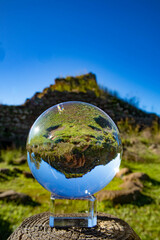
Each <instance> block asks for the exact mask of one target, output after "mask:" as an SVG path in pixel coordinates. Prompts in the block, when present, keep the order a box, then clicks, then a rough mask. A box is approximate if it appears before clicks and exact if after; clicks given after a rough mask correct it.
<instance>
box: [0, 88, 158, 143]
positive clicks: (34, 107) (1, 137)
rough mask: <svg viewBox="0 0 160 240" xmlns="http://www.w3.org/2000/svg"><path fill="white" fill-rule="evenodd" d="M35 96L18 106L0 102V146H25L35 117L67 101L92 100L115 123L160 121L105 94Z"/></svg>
mask: <svg viewBox="0 0 160 240" xmlns="http://www.w3.org/2000/svg"><path fill="white" fill-rule="evenodd" d="M38 96H39V94H35V95H34V96H33V97H32V98H31V99H28V100H27V101H26V102H25V103H24V105H20V106H7V105H0V147H7V146H21V145H22V146H24V145H25V142H26V139H27V135H28V132H29V129H30V127H31V126H32V124H33V123H34V121H35V120H36V118H37V117H38V116H39V115H40V114H41V113H42V112H44V111H45V110H46V109H48V108H49V107H51V106H53V105H55V104H58V103H61V102H66V101H83V102H88V103H91V104H93V105H95V106H97V107H99V108H101V109H102V110H104V111H105V112H106V113H107V114H108V115H109V116H110V117H111V118H112V119H113V120H114V121H115V122H116V123H117V122H118V121H120V120H125V119H126V118H127V119H128V120H129V121H130V122H131V123H132V124H135V125H136V124H138V125H140V126H141V127H142V128H143V127H146V126H151V125H152V123H153V121H154V120H155V119H158V121H159V118H158V117H157V116H156V115H155V114H148V113H146V112H144V111H141V110H139V109H137V108H136V107H134V106H132V105H130V104H128V103H127V102H125V101H122V100H120V99H117V98H116V97H114V96H112V95H110V94H107V93H105V94H103V96H101V97H96V95H95V93H94V92H92V91H87V92H86V93H83V92H80V93H77V92H66V91H64V92H59V91H50V90H49V89H48V91H47V93H46V94H45V95H43V97H41V98H39V97H38Z"/></svg>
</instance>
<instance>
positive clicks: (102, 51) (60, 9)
mask: <svg viewBox="0 0 160 240" xmlns="http://www.w3.org/2000/svg"><path fill="white" fill-rule="evenodd" d="M87 72H93V73H95V74H96V76H97V81H98V84H100V85H103V86H105V87H107V88H109V89H110V90H116V91H118V92H119V94H120V96H121V97H123V98H126V97H128V98H129V97H133V96H136V97H137V99H138V100H139V102H140V107H141V108H143V109H144V110H146V111H149V112H156V113H158V114H160V104H159V102H160V1H159V0H121V1H119V0H50V1H49V0H23V1H21V0H14V1H13V0H0V103H2V104H16V105H18V104H22V103H24V101H25V99H26V98H30V97H32V96H33V94H34V93H35V92H36V91H42V90H43V89H44V88H45V87H48V86H49V85H50V84H53V83H54V79H55V78H56V77H62V76H63V77H65V76H67V75H79V74H84V73H87Z"/></svg>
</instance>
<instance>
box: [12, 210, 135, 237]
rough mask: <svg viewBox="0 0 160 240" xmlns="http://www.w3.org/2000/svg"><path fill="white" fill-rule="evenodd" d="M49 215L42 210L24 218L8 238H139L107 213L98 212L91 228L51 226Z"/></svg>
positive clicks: (124, 223)
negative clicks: (95, 223)
mask: <svg viewBox="0 0 160 240" xmlns="http://www.w3.org/2000/svg"><path fill="white" fill-rule="evenodd" d="M49 215H50V214H49V212H44V213H40V214H37V215H34V216H31V217H29V218H27V219H25V220H24V221H23V222H22V224H21V225H20V226H19V227H18V228H17V229H16V230H15V231H14V232H13V233H12V234H11V236H10V237H9V238H8V240H51V239H55V240H57V239H61V240H72V239H74V240H85V239H88V240H89V239H90V240H91V239H92V240H95V239H99V240H100V239H112V240H140V238H139V237H138V235H137V234H136V233H135V232H134V230H133V229H132V228H131V227H130V226H129V225H128V223H126V222H125V221H123V220H121V219H119V218H117V217H114V216H111V215H108V214H104V213H99V214H98V223H97V226H96V227H93V228H82V227H79V228H78V227H67V228H65V227H61V228H51V227H50V226H49ZM77 216H78V214H77Z"/></svg>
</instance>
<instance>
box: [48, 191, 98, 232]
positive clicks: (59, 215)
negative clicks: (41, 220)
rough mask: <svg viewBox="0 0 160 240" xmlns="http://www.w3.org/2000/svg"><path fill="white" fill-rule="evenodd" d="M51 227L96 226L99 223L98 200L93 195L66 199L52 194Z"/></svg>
mask: <svg viewBox="0 0 160 240" xmlns="http://www.w3.org/2000/svg"><path fill="white" fill-rule="evenodd" d="M73 209H74V210H73ZM49 225H50V227H70V226H72V227H73V226H74V227H94V226H96V225H97V201H96V198H95V197H94V196H93V195H89V196H87V197H83V198H76V199H70V198H69V199H66V198H62V197H60V196H57V195H54V194H51V211H50V218H49Z"/></svg>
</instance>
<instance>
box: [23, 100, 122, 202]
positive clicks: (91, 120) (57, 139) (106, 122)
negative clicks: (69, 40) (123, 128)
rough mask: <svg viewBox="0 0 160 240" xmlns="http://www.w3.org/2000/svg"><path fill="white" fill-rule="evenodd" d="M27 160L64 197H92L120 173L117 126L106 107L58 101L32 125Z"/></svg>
mask: <svg viewBox="0 0 160 240" xmlns="http://www.w3.org/2000/svg"><path fill="white" fill-rule="evenodd" d="M27 151H28V153H27V154H28V155H27V156H28V164H29V167H30V169H31V171H32V173H33V175H34V177H35V178H36V179H37V181H38V182H39V183H40V184H41V185H42V186H43V187H44V188H46V189H47V190H48V191H50V192H51V193H53V194H55V195H58V196H60V197H64V198H80V197H87V196H88V195H90V194H94V193H95V192H97V191H99V190H101V189H102V188H103V187H105V186H106V185H107V184H108V183H109V182H110V181H111V180H112V178H113V177H114V176H115V174H116V172H117V171H118V169H119V166H120V161H121V152H122V145H121V140H120V136H119V132H118V129H117V127H116V125H115V124H114V122H113V121H112V120H111V118H110V117H109V116H108V115H107V114H106V113H105V112H103V111H102V110H101V109H99V108H97V107H95V106H93V105H91V104H88V103H83V102H65V103H61V104H57V105H55V106H53V107H51V108H49V109H48V110H46V111H45V112H44V113H42V114H41V115H40V117H39V118H38V119H37V120H36V121H35V123H34V124H33V126H32V128H31V130H30V132H29V136H28V140H27Z"/></svg>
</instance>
